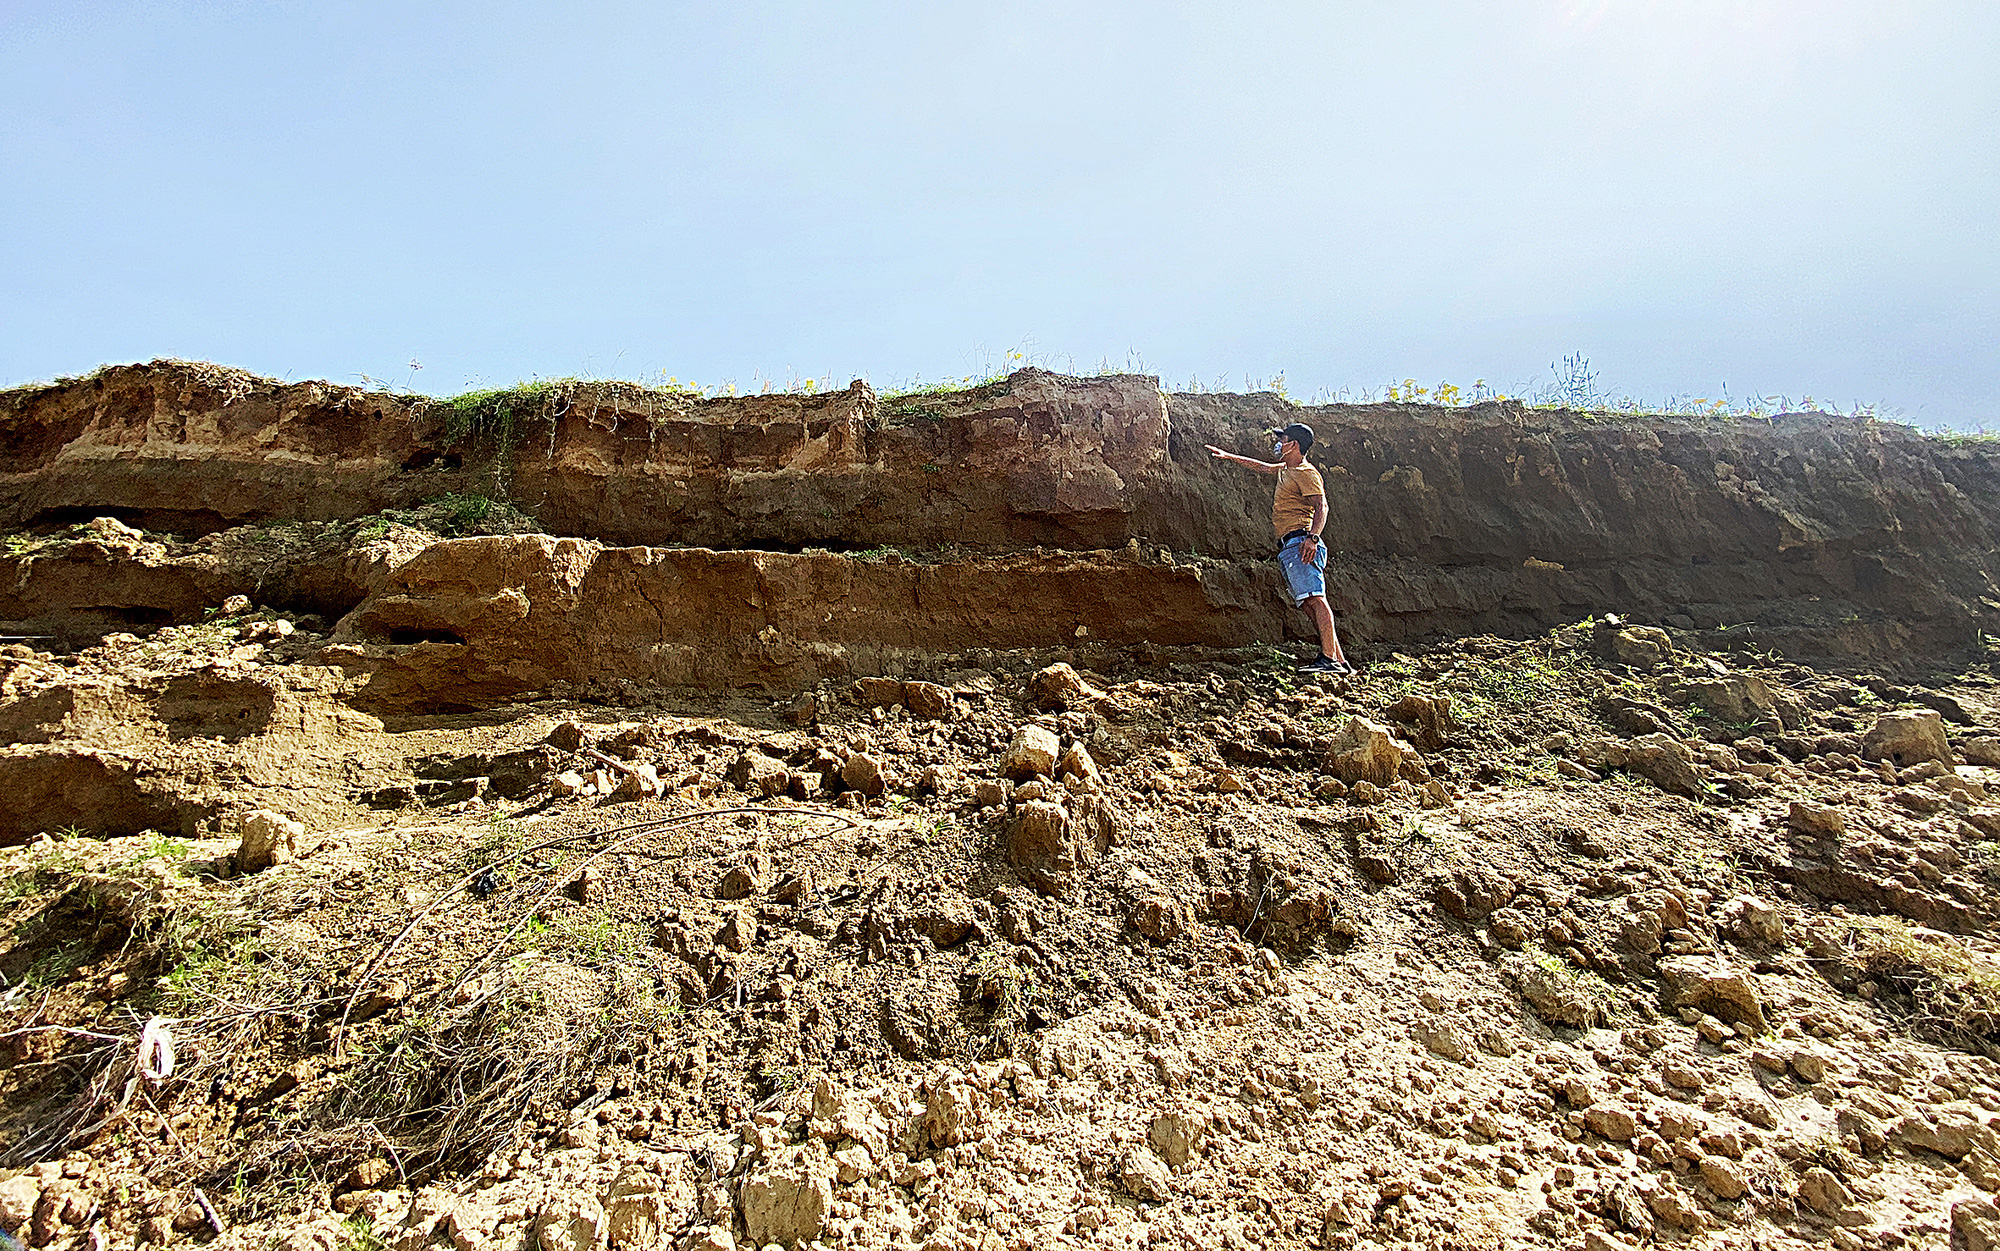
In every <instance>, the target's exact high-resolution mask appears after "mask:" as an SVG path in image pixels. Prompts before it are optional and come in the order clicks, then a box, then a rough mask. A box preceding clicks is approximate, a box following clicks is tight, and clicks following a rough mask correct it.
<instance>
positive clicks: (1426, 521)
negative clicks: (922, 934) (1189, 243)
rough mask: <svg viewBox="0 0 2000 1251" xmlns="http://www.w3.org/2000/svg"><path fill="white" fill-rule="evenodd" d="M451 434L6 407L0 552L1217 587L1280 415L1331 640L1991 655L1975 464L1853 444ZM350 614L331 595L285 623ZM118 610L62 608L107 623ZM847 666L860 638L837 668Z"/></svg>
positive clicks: (1249, 436) (1385, 435)
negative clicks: (573, 550)
mask: <svg viewBox="0 0 2000 1251" xmlns="http://www.w3.org/2000/svg"><path fill="white" fill-rule="evenodd" d="M472 416H473V420H471V421H470V422H468V420H467V419H466V416H465V415H464V414H454V412H453V411H452V410H450V409H448V408H447V407H446V406H443V405H440V404H435V403H431V402H428V401H421V400H414V399H411V398H409V397H397V396H390V395H383V394H379V393H367V392H362V391H357V390H353V389H348V388H338V387H332V386H329V385H327V384H324V383H305V384H297V385H281V384H278V383H274V382H270V381H268V380H262V379H255V378H251V377H249V376H248V375H242V374H237V373H233V372H230V371H226V370H220V369H217V368H215V367H213V366H189V365H184V364H178V363H158V364H154V365H149V366H130V367H120V368H114V369H108V370H105V371H103V372H102V373H101V374H99V375H97V376H95V377H93V378H90V379H85V380H82V381H78V382H73V383H68V384H63V385H56V386H50V387H44V388H34V389H22V390H17V391H14V392H10V393H8V394H6V395H5V396H0V450H3V451H4V452H5V454H6V455H5V459H4V460H0V526H7V527H23V526H37V525H40V526H44V527H46V526H48V525H50V524H53V523H56V522H61V521H72V520H77V519H84V518H89V517H93V516H100V515H110V516H116V517H119V518H121V519H123V520H126V521H128V522H132V523H134V524H138V525H143V526H147V527H149V528H153V529H166V530H172V531H175V532H176V533H182V534H199V533H208V532H213V531H217V530H220V529H222V528H225V527H228V526H232V525H239V524H243V523H248V522H259V521H270V520H274V519H290V520H312V519H318V520H329V519H335V518H341V517H353V516H358V515H362V514H367V513H372V512H376V511H379V510H381V509H385V508H397V507H406V506H409V505H411V504H414V503H416V502H418V501H421V500H425V499H431V498H436V497H437V496H439V495H442V494H446V493H451V492H478V493H483V494H488V495H492V496H495V497H504V498H506V499H507V500H509V501H511V502H512V503H514V504H515V505H516V506H518V507H520V508H521V509H523V510H525V511H526V512H528V513H529V514H531V515H532V516H533V517H534V518H535V519H536V520H537V522H538V523H539V524H540V526H541V527H542V528H544V529H546V530H548V531H549V532H550V533H552V534H556V535H575V536H585V537H590V538H594V539H597V540H599V541H602V542H607V543H612V544H618V545H645V546H650V547H662V546H703V547H711V548H716V549H719V550H731V549H758V550H765V551H794V552H796V551H801V550H803V549H805V548H808V547H823V548H829V549H833V550H843V549H845V550H860V549H867V548H875V547H880V546H884V545H894V546H900V547H905V548H921V549H942V550H944V551H945V552H946V553H950V552H967V551H970V552H980V553H998V552H1006V551H1013V550H1019V549H1022V548H1026V547H1035V546H1042V547H1055V548H1061V549H1067V550H1072V551H1079V552H1082V551H1092V550H1098V551H1105V550H1112V549H1123V548H1125V546H1126V545H1127V544H1128V543H1130V542H1132V541H1134V540H1137V541H1139V542H1140V544H1141V546H1142V548H1143V549H1144V550H1146V551H1147V552H1149V553H1151V552H1153V551H1154V549H1156V548H1158V547H1164V548H1167V549H1171V550H1173V551H1178V552H1183V553H1186V552H1198V553H1201V554H1203V555H1205V556H1209V557H1216V558H1222V559H1224V560H1230V561H1240V562H1245V564H1244V569H1245V570H1246V571H1247V570H1248V569H1250V568H1253V567H1255V565H1256V562H1260V561H1262V560H1263V559H1264V558H1265V556H1266V553H1267V549H1268V547H1269V545H1270V536H1269V534H1268V524H1267V521H1266V518H1267V516H1268V488H1269V480H1268V479H1266V478H1264V477H1262V476H1261V475H1257V474H1253V473H1249V472H1246V471H1244V470H1242V469H1240V468H1238V467H1236V466H1231V465H1227V464H1223V463H1219V462H1216V461H1214V460H1212V459H1211V458H1210V457H1209V456H1208V454H1207V453H1206V451H1205V450H1204V444H1207V443H1211V442H1213V443H1218V444H1222V445H1225V446H1228V447H1231V448H1234V449H1238V450H1242V451H1248V452H1254V451H1256V450H1257V449H1258V448H1259V447H1261V446H1262V442H1263V439H1262V436H1261V433H1260V432H1261V431H1262V430H1264V429H1265V428H1267V427H1269V426H1272V425H1276V424H1281V423H1283V422H1285V421H1290V420H1301V419H1302V420H1305V421H1307V422H1309V423H1311V424H1312V425H1314V426H1315V428H1316V429H1317V430H1318V431H1319V435H1320V439H1319V443H1318V444H1317V445H1316V447H1315V449H1314V454H1313V459H1314V461H1315V462H1316V463H1318V464H1319V465H1320V466H1321V467H1322V468H1323V470H1324V472H1325V476H1326V481H1327V486H1328V500H1329V505H1330V508H1331V512H1332V518H1331V521H1330V523H1329V525H1328V535H1329V538H1330V540H1331V545H1332V547H1333V549H1334V552H1335V556H1334V559H1333V565H1332V568H1331V570H1330V582H1331V592H1330V593H1331V595H1332V598H1333V600H1334V603H1335V606H1336V608H1337V609H1338V610H1339V611H1340V612H1341V613H1342V615H1343V617H1344V619H1346V620H1347V621H1348V622H1349V623H1350V626H1351V628H1352V629H1353V630H1354V632H1355V633H1356V634H1357V635H1359V636H1361V637H1365V638H1371V639H1377V640H1400V639H1408V638H1415V637H1423V636H1426V635H1438V634H1452V633H1466V632H1473V631H1481V630H1495V631H1500V632H1504V633H1520V632H1523V631H1528V630H1533V629H1538V628H1545V627H1546V626H1548V625H1549V624H1551V623H1554V622H1557V621H1561V620H1564V619H1573V618H1575V617H1579V616H1582V615H1585V614H1589V613H1593V612H1603V611H1618V612H1623V613H1626V614H1628V615H1634V616H1637V617H1639V618H1641V619H1645V620H1653V621H1659V622H1663V623H1669V624H1678V625H1684V626H1685V627H1686V628H1697V627H1699V628H1708V629H1714V628H1717V627H1722V626H1730V627H1736V626H1743V625H1751V626H1753V627H1754V628H1755V629H1756V630H1757V631H1758V632H1759V633H1760V635H1761V636H1762V638H1763V639H1764V641H1765V642H1767V643H1771V644H1776V645H1781V646H1786V647H1790V648H1793V649H1795V650H1799V651H1804V652H1822V653H1824V652H1834V653H1845V654H1868V653H1875V654H1880V653H1882V652H1883V651H1885V650H1890V651H1893V650H1895V649H1900V648H1904V647H1911V646H1933V645H1938V644H1949V643H1953V642H1962V641H1967V640H1970V639H1973V638H1976V637H1977V634H1976V632H1977V631H1978V630H1980V629H1982V628H1983V629H1987V630H2000V585H1996V583H1995V581H1994V574H1995V571H1996V569H2000V555H1996V549H2000V528H1996V522H1995V520H1994V519H1995V518H1996V517H2000V454H1996V453H1995V452H1994V451H1991V450H1987V449H1984V448H1981V447H1976V446H1973V447H1969V446H1965V445H1952V444H1946V443H1942V442H1940V441H1938V440H1935V439H1930V438H1926V437H1924V436H1922V435H1919V434H1917V433H1915V432H1914V431H1911V430H1909V429H1907V428H1904V427H1900V426H1895V425H1889V424H1885V423H1881V422H1873V421H1857V420H1853V419H1849V418H1842V417H1829V416H1825V415H1820V414H1791V415H1786V416H1783V417H1779V418H1775V419H1772V420H1769V421H1716V420H1706V419H1694V418H1664V417H1663V418H1617V419H1608V418H1596V417H1590V416H1585V415H1579V414H1574V413H1563V412H1544V411H1538V410H1528V409H1524V408H1522V407H1521V406H1519V405H1516V404H1488V405H1480V406H1474V407H1471V408H1465V409H1438V408H1428V407H1423V406H1415V405H1373V406H1365V405H1364V406H1355V405H1333V406H1325V407H1319V408H1299V407H1297V406H1294V405H1291V404H1289V403H1287V402H1285V401H1282V400H1280V399H1278V398H1277V397H1275V396H1190V395H1174V396H1169V395H1166V394H1164V393H1162V392H1161V391H1160V390H1159V388H1158V386H1157V384H1156V383H1155V381H1154V380H1153V379H1150V378H1140V377H1130V376H1121V377H1106V378H1093V379H1075V378H1063V377H1058V376H1056V375H1052V374H1047V373H1043V372H1041V371H1036V370H1024V371H1022V372H1020V373H1017V374H1015V375H1013V376H1012V377H1010V378H1007V379H1004V380H1001V381H998V382H995V383H993V384H989V385H987V386H984V387H980V388H975V389H972V390H968V391H964V392H956V393H950V394H944V395H934V396H904V397H896V398H889V399H884V398H881V397H878V396H877V395H876V394H875V393H874V392H873V391H871V390H870V389H869V388H868V387H867V386H866V385H865V384H861V383H856V384H855V385H853V386H851V387H849V388H847V389H846V390H844V391H840V392H835V393H831V394H826V395H816V396H796V395H774V396H756V397H739V398H729V399H712V400H711V399H700V398H697V397H694V396H691V395H683V394H672V393H664V392H657V391H645V390H641V389H639V388H635V387H631V386H629V385H625V384H592V385H588V386H583V387H580V388H572V389H568V390H558V391H555V392H551V393H549V394H548V395H545V396H543V397H542V398H541V399H539V400H536V401H535V402H534V403H532V404H523V405H522V406H520V408H519V411H516V410H514V409H505V410H488V411H486V412H484V413H483V414H473V415H472ZM1244 576H1246V577H1247V576H1250V575H1249V574H1248V573H1247V572H1246V573H1245V575H1244ZM1267 580H1268V579H1267ZM1047 585H1048V584H1047V583H1042V584H1039V586H1040V587H1041V588H1042V589H1044V590H1045V589H1046V587H1047ZM365 589H366V587H365V581H364V580H356V579H355V578H353V577H344V580H343V578H333V579H332V580H331V581H330V582H328V583H327V584H326V585H324V586H322V587H321V588H320V590H319V592H318V593H317V598H318V603H319V607H318V608H317V609H316V610H320V611H324V610H327V609H329V608H331V609H333V610H335V611H337V610H339V609H342V608H345V607H348V606H351V605H352V604H353V603H355V602H358V599H359V596H360V594H361V593H362V592H364V591H365ZM1269 590H1270V593H1271V594H1273V595H1275V593H1276V591H1275V584H1273V585H1272V587H1271V588H1269ZM191 593H192V592H191ZM300 594H304V592H300ZM106 597H109V598H119V596H117V595H116V594H114V592H113V590H112V589H111V588H108V587H106V588H105V589H104V590H103V593H102V594H101V595H100V596H99V597H98V598H106ZM72 598H75V597H72ZM85 598H88V597H85ZM122 598H123V600H124V601H126V602H125V603H124V604H123V606H122V607H121V606H120V605H118V604H110V603H105V604H97V605H92V607H95V608H97V609H99V610H101V611H100V612H99V615H100V616H102V617H105V618H106V619H116V618H117V617H118V614H119V613H121V612H123V613H125V614H126V618H125V619H128V620H129V619H132V618H130V613H131V612H132V611H134V610H135V606H134V605H133V604H131V603H130V601H131V599H132V598H133V597H132V596H130V595H126V596H123V597H122ZM136 610H138V611H144V610H145V606H144V605H138V606H136ZM1260 611H1264V612H1266V615H1268V609H1266V610H1260ZM0 612H7V613H9V614H10V615H11V617H12V618H13V619H15V620H24V619H27V618H28V617H29V616H31V615H32V614H30V613H28V612H27V611H26V610H25V609H19V608H15V609H10V608H7V607H5V606H4V605H0ZM1142 615H1143V614H1142ZM1283 619H1284V614H1282V613H1281V614H1279V615H1278V620H1279V621H1280V622H1282V621H1283ZM1093 628H1095V627H1093ZM1215 628H1216V629H1218V630H1219V629H1222V628H1223V627H1221V626H1220V625H1219V624H1218V625H1217V626H1216V627H1215ZM1258 628H1259V629H1272V630H1273V632H1275V630H1276V629H1282V628H1283V627H1282V626H1279V627H1267V626H1264V625H1261V624H1260V625H1259V626H1258ZM874 641H882V642H886V641H887V640H870V639H866V638H860V637H854V638H849V639H846V640H843V642H845V643H847V644H849V645H859V646H867V645H870V644H871V643H872V642H874ZM1239 641H1245V640H1239Z"/></svg>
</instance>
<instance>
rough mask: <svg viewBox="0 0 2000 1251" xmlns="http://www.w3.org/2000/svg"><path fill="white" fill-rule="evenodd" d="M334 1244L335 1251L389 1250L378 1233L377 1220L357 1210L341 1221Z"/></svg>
mask: <svg viewBox="0 0 2000 1251" xmlns="http://www.w3.org/2000/svg"><path fill="white" fill-rule="evenodd" d="M333 1245H334V1251H388V1248H389V1244H388V1243H386V1242H383V1241H382V1239H381V1237H380V1236H379V1235H377V1234H376V1232H375V1222H374V1221H373V1220H371V1219H369V1217H368V1214H367V1213H365V1212H356V1213H355V1214H354V1215H352V1216H350V1217H348V1218H347V1219H346V1220H344V1221H342V1222H341V1223H340V1232H339V1233H337V1234H335V1235H334V1244H333Z"/></svg>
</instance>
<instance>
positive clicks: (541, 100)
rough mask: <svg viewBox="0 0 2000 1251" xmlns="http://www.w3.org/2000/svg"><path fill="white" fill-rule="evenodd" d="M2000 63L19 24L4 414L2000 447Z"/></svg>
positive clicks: (10, 161) (1172, 9)
mask: <svg viewBox="0 0 2000 1251" xmlns="http://www.w3.org/2000/svg"><path fill="white" fill-rule="evenodd" d="M1996 64H2000V5H1995V4H1993V3H1991V2H1990V0H1960V2H1946V0H1938V2H1926V0H1907V2H1903V0H1870V2H1866V3H1862V2H1851V3H1850V2H1843V0H1732V2H1729V3H1720V2H1710V0H1478V2H1474V3H1445V2H1439V3H1424V2H1422V0H1399V2H1383V3H1373V2H1355V3H1343V2H1341V0H1318V2H1316V3H1296V4H1293V3H1284V2H1281V0H1272V2H1269V3H1261V4H1242V3H1229V4H1224V3H1212V4H1211V3H1182V4H1176V3H1171V2H1153V3H1095V4H1093V3H1087V2H1083V0H1072V2H1070V3H1063V4H1053V3H1052V4H1004V3H987V4H977V5H973V4H956V3H949V2H942V3H941V2H939V0H932V2H930V3H922V4H917V3H912V4H873V3H853V4H846V5H830V4H817V5H809V4H791V3H758V2H755V0H749V2H742V0H739V2H736V3H728V4H722V3H716V4H705V3H699V4H672V3H656V4H615V3H607V4H596V5H591V4H569V5H555V4H521V3H505V2H504V0H503V2H495V3H482V4H476V5H474V4H458V3H448V2H447V3H434V4H426V5H400V4H398V5H390V4H371V3H351V4H339V3H321V4H303V3H288V2H285V0H258V2H249V0H241V2H228V0H224V2H217V3H202V4H195V3H173V2H169V0H153V2H149V3H126V4H107V3H91V2H89V0H76V2H70V3H60V4H58V3H24V2H22V0H0V65H5V66H6V67H7V73H6V74H5V75H4V76H0V169H4V170H5V171H6V177H5V178H4V179H0V386H4V385H11V384H14V383H19V382H24V381H29V380H33V379H37V378H46V377H50V376H53V375H57V374H62V373H75V372H81V371H83V370H87V369H90V368H92V367H94V366H96V365H98V364H100V363H103V362H107V361H123V360H139V359H147V358H150V357H154V356H181V357H189V358H198V359H207V360H215V361H220V362H223V363H226V364H231V365H238V366H242V367H244V368H247V369H251V370H255V371H257V372H259V373H267V374H272V375H276V376H280V377H292V378H307V377H327V378H333V379H336V380H340V381H355V380H356V379H357V377H358V376H359V375H362V374H367V375H371V376H374V377H377V378H386V379H388V380H390V381H391V382H393V383H396V384H398V385H408V386H411V387H413V388H414V389H417V390H424V391H430V392H436V393H449V392H453V391H457V390H461V389H464V388H465V387H467V386H470V385H498V384H505V383H510V382H513V381H515V380H518V379H522V378H527V377H530V376H534V375H543V376H549V375H566V374H586V375H594V376H600V377H644V376H648V375H654V374H656V373H657V374H671V375H674V376H676V377H678V378H680V379H683V380H693V381H696V382H699V383H705V384H720V383H723V382H733V383H734V384H735V385H736V386H737V387H738V388H739V389H757V388H758V387H760V386H761V385H762V383H763V382H764V381H766V380H775V381H776V382H778V383H779V384H781V385H782V384H784V383H787V382H789V381H790V380H792V379H794V378H804V377H818V378H821V379H830V380H832V381H833V382H834V383H835V384H836V385H844V384H845V383H846V381H847V380H848V379H849V378H851V377H868V378H870V379H871V380H873V381H874V382H876V383H877V384H878V385H894V384H901V383H908V382H910V381H911V380H914V379H924V380H932V379H938V378H942V377H947V376H957V375H963V374H966V373H983V372H986V371H988V370H990V369H992V368H994V367H996V366H999V365H1001V364H1004V363H1005V362H1006V360H1007V359H1008V358H1007V353H1008V352H1009V351H1014V350H1019V351H1023V352H1025V353H1026V354H1027V355H1028V356H1030V357H1031V358H1033V359H1034V360H1036V361H1037V362H1038V363H1043V364H1047V365H1049V366H1050V367H1052V368H1058V369H1070V368H1073V369H1076V370H1089V369H1094V368H1096V367H1097V366H1098V365H1099V364H1100V363H1101V362H1105V361H1108V362H1110V363H1111V364H1113V365H1116V366H1124V365H1127V364H1131V365H1133V366H1142V367H1143V368H1144V369H1145V370H1146V371H1147V372H1153V373H1158V374H1160V375H1161V376H1162V377H1163V378H1164V379H1165V380H1166V381H1167V383H1168V384H1169V385H1172V386H1176V387H1179V386H1185V385H1187V383H1188V382H1189V381H1190V380H1195V379H1198V380H1199V381H1200V383H1201V384H1202V385H1203V386H1216V385H1222V386H1224V387H1227V388H1230V389H1242V388H1243V387H1244V386H1245V385H1246V382H1248V381H1249V380H1253V379H1255V380H1264V379H1269V378H1270V377H1272V376H1273V375H1276V374H1278V373H1280V372H1282V373H1283V374H1284V376H1285V378H1286V381H1287V384H1288V387H1289V390H1290V392H1291V394H1292V395H1294V396H1295V397H1298V398H1312V397H1314V396H1317V395H1322V394H1327V393H1333V392H1338V391H1339V390H1340V389H1341V388H1349V389H1354V390H1358V389H1362V388H1370V387H1373V388H1376V389H1377V390H1378V392H1379V388H1380V387H1381V385H1382V384H1383V383H1385V382H1386V381H1388V380H1391V379H1400V378H1404V377H1411V376H1414V377H1416V378H1418V379H1419V380H1421V381H1422V382H1425V383H1431V382H1435V381H1438V380H1440V379H1448V380H1450V381H1453V382H1455V383H1457V384H1459V385H1461V386H1466V385H1469V384H1470V383H1471V382H1472V381H1473V380H1474V379H1476V378H1484V379H1486V380H1488V382H1489V383H1491V384H1493V385H1496V386H1498V387H1500V388H1501V389H1503V390H1518V389H1522V388H1526V387H1534V386H1538V385H1541V384H1544V383H1546V382H1547V381H1548V380H1549V365H1550V362H1551V361H1553V360H1555V359H1556V358H1557V357H1559V356H1562V355H1564V354H1566V353H1571V352H1581V353H1584V354H1585V355H1587V356H1588V357H1589V358H1590V361H1591V363H1592V365H1593V367H1594V368H1596V369H1597V370H1598V371H1599V374H1600V380H1601V382H1602V384H1603V385H1604V386H1605V387H1606V388H1608V389H1611V390H1614V391H1618V392H1623V393H1627V394H1631V395H1634V396H1637V397H1639V398H1642V399H1647V400H1660V399H1663V398H1665V397H1667V396H1670V395H1703V396H1712V395H1716V394H1718V393H1719V388H1720V387H1721V386H1722V385H1723V384H1725V383H1726V384H1727V385H1728V387H1729V389H1730V391H1731V393H1732V394H1735V395H1744V394H1748V393H1753V392H1768V393H1783V394H1786V395H1789V396H1791V397H1793V398H1794V399H1797V398H1799V397H1802V396H1804V395H1806V394H1812V395H1813V396H1815V397H1816V398H1818V399H1820V400H1822V401H1831V402H1835V403H1838V404H1840V405H1842V406H1847V405H1851V404H1854V403H1856V402H1863V403H1877V404H1881V405H1884V406H1886V407H1887V408H1888V409H1891V410H1894V411H1896V412H1899V413H1900V414H1901V415H1902V416H1903V418H1904V419H1905V420H1910V421H1914V422H1916V423H1918V424H1921V425H1925V426H1941V425H1945V424H1953V425H1957V426H1961V427H1977V426H1982V425H1987V424H1992V425H1995V426H2000V350H1996V341H2000V130H1997V129H1996V119H2000V71H1996V70H1995V68H1994V67H1995V65H1996ZM412 360H415V361H419V362H421V363H422V366H423V368H422V369H421V371H413V370H411V369H410V367H409V362H410V361H412Z"/></svg>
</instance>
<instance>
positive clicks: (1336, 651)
mask: <svg viewBox="0 0 2000 1251" xmlns="http://www.w3.org/2000/svg"><path fill="white" fill-rule="evenodd" d="M1299 608H1300V610H1301V611H1303V612H1304V613H1305V615H1306V616H1307V617H1310V618H1311V619H1312V623H1313V625H1314V627H1315V628H1317V629H1318V630H1319V654H1320V655H1322V656H1325V657H1326V658H1327V659H1329V660H1338V661H1340V662H1341V663H1342V664H1345V663H1347V657H1345V656H1343V655H1341V654H1340V635H1339V633H1338V632H1337V631H1336V630H1335V629H1334V628H1333V609H1332V608H1330V607H1329V606H1328V605H1327V602H1326V596H1324V595H1309V596H1307V597H1306V602H1305V603H1303V604H1300V605H1299Z"/></svg>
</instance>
